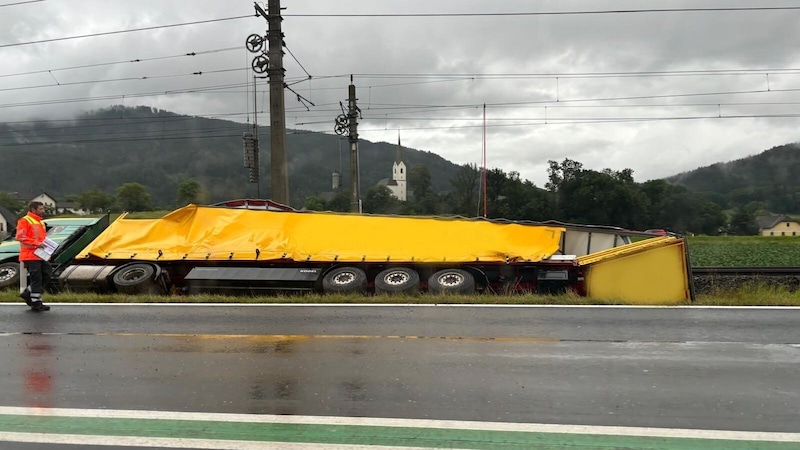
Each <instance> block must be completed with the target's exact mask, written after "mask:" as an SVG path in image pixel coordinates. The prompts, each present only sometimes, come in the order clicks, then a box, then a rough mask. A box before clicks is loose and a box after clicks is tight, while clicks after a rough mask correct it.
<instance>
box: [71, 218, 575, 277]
mask: <svg viewBox="0 0 800 450" xmlns="http://www.w3.org/2000/svg"><path fill="white" fill-rule="evenodd" d="M563 232H564V228H561V227H553V226H532V225H521V224H500V223H492V222H487V221H480V220H464V219H446V218H415V217H401V216H394V217H383V216H365V215H356V214H341V213H337V214H334V213H318V212H297V213H295V212H273V211H253V210H247V209H230V208H215V207H203V206H196V205H189V206H187V207H184V208H181V209H178V210H176V211H174V212H172V213H170V214H168V215H166V216H164V217H162V218H161V219H144V220H143V219H127V218H124V217H122V218H120V219H117V220H116V221H115V222H114V223H113V224H111V226H109V227H108V228H107V229H106V230H105V231H104V232H103V234H101V235H100V236H99V237H98V238H97V239H95V240H94V241H93V242H92V243H91V244H90V245H89V246H88V247H86V249H85V250H84V251H83V253H82V254H80V255H78V259H85V258H102V259H113V260H131V259H135V260H141V261H180V260H189V261H197V260H209V261H222V260H226V261H227V260H237V261H254V260H258V261H265V260H281V259H283V260H291V261H317V262H332V261H339V262H362V261H363V262H409V261H412V262H415V263H425V262H435V263H442V262H446V263H459V262H505V261H509V262H519V261H531V262H536V261H541V260H542V259H545V258H548V257H550V256H551V255H553V254H554V253H555V252H556V251H557V250H558V247H559V240H560V238H561V234H562V233H563Z"/></svg>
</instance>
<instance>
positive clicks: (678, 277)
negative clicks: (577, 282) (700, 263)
mask: <svg viewBox="0 0 800 450" xmlns="http://www.w3.org/2000/svg"><path fill="white" fill-rule="evenodd" d="M685 245H686V244H685V241H684V239H683V238H680V239H679V238H674V237H664V238H654V239H648V240H645V241H640V242H636V243H633V244H629V245H624V246H621V247H617V248H614V249H609V250H605V251H602V252H598V253H593V254H591V255H586V256H584V257H581V258H578V263H579V264H580V265H582V266H585V267H586V272H585V277H586V281H585V283H586V295H587V296H589V297H592V298H596V299H603V300H621V301H627V302H632V303H637V304H664V303H682V302H684V301H686V300H689V299H691V292H690V288H689V271H688V267H687V262H686V248H685Z"/></svg>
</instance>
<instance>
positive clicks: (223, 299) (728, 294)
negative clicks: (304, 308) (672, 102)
mask: <svg viewBox="0 0 800 450" xmlns="http://www.w3.org/2000/svg"><path fill="white" fill-rule="evenodd" d="M45 297H46V298H45V300H46V301H47V302H54V303H297V304H301V303H318V304H334V303H374V304H430V305H434V304H435V305H448V304H475V305H636V304H641V303H637V302H634V301H624V300H602V299H593V298H590V297H580V296H577V295H574V294H563V295H537V294H510V295H428V294H420V295H342V294H331V295H322V294H303V295H265V296H221V295H183V296H175V295H172V296H165V295H123V294H104V295H100V294H93V293H73V292H64V293H59V294H46V296H45ZM17 302H21V300H20V298H19V297H18V296H17V290H16V289H5V290H2V291H0V303H17ZM662 305H664V306H686V305H697V306H798V307H800V291H796V292H791V291H789V289H787V288H786V287H783V286H775V285H770V284H766V283H759V284H750V285H746V286H744V287H742V288H740V289H738V290H736V291H717V292H713V293H710V294H701V295H698V296H697V298H696V299H695V301H694V302H689V301H685V302H680V303H677V304H675V303H663V304H662Z"/></svg>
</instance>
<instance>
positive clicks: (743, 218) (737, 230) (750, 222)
mask: <svg viewBox="0 0 800 450" xmlns="http://www.w3.org/2000/svg"><path fill="white" fill-rule="evenodd" d="M728 232H729V233H730V234H732V235H734V236H750V235H754V234H758V226H757V225H756V219H755V215H753V213H751V212H749V211H748V210H747V208H736V212H734V213H733V217H731V224H730V227H729V228H728Z"/></svg>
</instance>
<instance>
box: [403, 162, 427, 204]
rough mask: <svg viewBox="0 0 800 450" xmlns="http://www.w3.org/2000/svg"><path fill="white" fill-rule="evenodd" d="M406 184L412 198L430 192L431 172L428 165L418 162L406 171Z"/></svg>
mask: <svg viewBox="0 0 800 450" xmlns="http://www.w3.org/2000/svg"><path fill="white" fill-rule="evenodd" d="M408 186H409V187H410V188H411V192H412V194H413V196H414V199H421V198H424V197H425V196H426V195H428V193H429V192H431V173H430V171H428V166H426V165H424V164H418V165H416V166H414V167H412V168H411V170H409V171H408Z"/></svg>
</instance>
